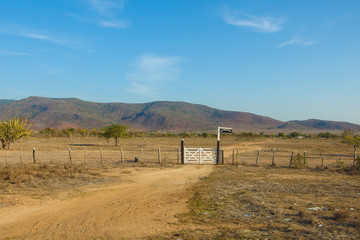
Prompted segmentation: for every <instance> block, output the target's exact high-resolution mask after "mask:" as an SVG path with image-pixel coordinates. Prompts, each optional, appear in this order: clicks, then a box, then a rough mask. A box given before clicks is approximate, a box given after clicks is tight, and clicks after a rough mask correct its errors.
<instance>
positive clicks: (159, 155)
mask: <svg viewBox="0 0 360 240" xmlns="http://www.w3.org/2000/svg"><path fill="white" fill-rule="evenodd" d="M158 161H159V163H161V153H160V148H158Z"/></svg>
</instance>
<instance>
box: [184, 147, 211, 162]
mask: <svg viewBox="0 0 360 240" xmlns="http://www.w3.org/2000/svg"><path fill="white" fill-rule="evenodd" d="M184 163H185V164H216V148H184Z"/></svg>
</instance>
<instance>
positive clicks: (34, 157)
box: [33, 148, 36, 163]
mask: <svg viewBox="0 0 360 240" xmlns="http://www.w3.org/2000/svg"><path fill="white" fill-rule="evenodd" d="M33 161H34V163H36V155H35V148H33Z"/></svg>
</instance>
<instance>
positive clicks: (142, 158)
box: [141, 148, 144, 162]
mask: <svg viewBox="0 0 360 240" xmlns="http://www.w3.org/2000/svg"><path fill="white" fill-rule="evenodd" d="M141 162H144V148H141Z"/></svg>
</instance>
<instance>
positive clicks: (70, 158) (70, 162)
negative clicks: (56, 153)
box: [69, 148, 72, 163]
mask: <svg viewBox="0 0 360 240" xmlns="http://www.w3.org/2000/svg"><path fill="white" fill-rule="evenodd" d="M69 159H70V163H72V159H71V148H69Z"/></svg>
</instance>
